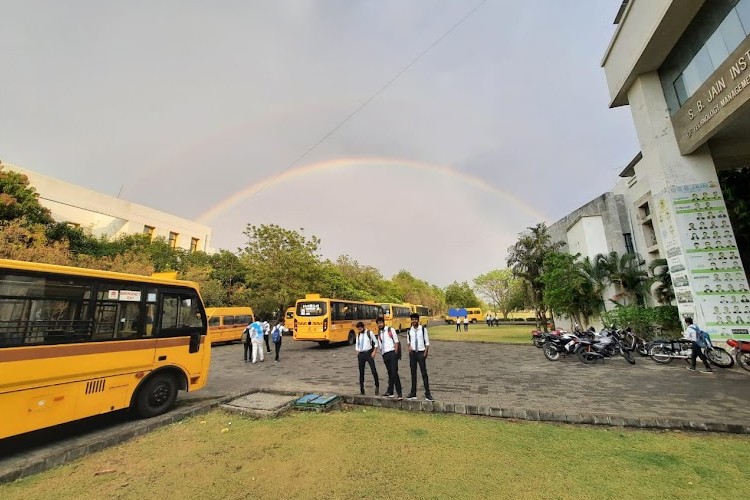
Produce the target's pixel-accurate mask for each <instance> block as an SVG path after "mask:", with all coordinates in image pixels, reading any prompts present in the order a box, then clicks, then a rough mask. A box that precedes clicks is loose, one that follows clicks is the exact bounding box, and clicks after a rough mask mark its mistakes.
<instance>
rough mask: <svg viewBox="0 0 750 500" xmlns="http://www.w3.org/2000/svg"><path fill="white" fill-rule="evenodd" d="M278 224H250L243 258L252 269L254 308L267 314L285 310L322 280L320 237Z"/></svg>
mask: <svg viewBox="0 0 750 500" xmlns="http://www.w3.org/2000/svg"><path fill="white" fill-rule="evenodd" d="M303 231H304V229H300V230H299V232H298V231H292V230H288V229H284V228H282V227H280V226H277V225H276V224H270V225H265V224H261V225H260V226H254V225H251V224H248V225H247V229H246V230H245V232H244V234H245V235H246V236H247V238H248V242H247V245H246V246H245V248H243V249H242V250H241V252H240V258H241V259H242V261H243V262H244V263H245V265H246V266H247V269H248V274H247V280H246V281H247V284H248V285H249V288H250V289H251V298H252V304H253V308H254V309H256V310H257V312H258V313H259V314H261V315H263V316H269V315H272V314H282V313H283V311H284V310H285V309H286V307H288V306H289V305H291V304H293V303H294V302H295V301H296V300H297V299H298V298H300V297H304V295H305V293H308V292H312V291H314V286H315V285H316V284H319V283H320V281H321V280H320V271H321V265H320V260H319V259H320V257H319V255H318V248H319V246H320V239H318V238H317V237H316V236H312V237H310V238H309V239H308V238H307V237H305V236H304V235H303V234H302V232H303Z"/></svg>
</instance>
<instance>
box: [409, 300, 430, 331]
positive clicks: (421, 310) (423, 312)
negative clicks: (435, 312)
mask: <svg viewBox="0 0 750 500" xmlns="http://www.w3.org/2000/svg"><path fill="white" fill-rule="evenodd" d="M411 312H413V313H417V314H419V324H420V325H422V326H427V323H428V322H429V321H430V316H432V310H431V309H430V308H429V307H427V306H423V305H419V304H417V305H412V306H411ZM409 325H410V326H411V323H410V324H409Z"/></svg>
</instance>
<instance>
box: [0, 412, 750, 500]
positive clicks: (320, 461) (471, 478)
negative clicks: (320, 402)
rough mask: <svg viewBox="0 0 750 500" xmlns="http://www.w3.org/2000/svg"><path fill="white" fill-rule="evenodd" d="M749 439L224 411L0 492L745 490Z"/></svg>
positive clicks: (433, 418) (679, 494) (669, 493)
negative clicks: (263, 416) (251, 416)
mask: <svg viewBox="0 0 750 500" xmlns="http://www.w3.org/2000/svg"><path fill="white" fill-rule="evenodd" d="M749 475H750V437H748V436H735V435H718V434H697V433H696V434H691V433H682V432H656V431H637V430H625V429H619V428H595V427H585V426H570V425H553V424H544V423H538V422H511V421H507V420H500V419H494V418H486V417H469V416H460V415H447V414H426V413H411V412H406V411H396V410H385V409H375V408H366V409H363V408H359V407H355V408H354V409H349V410H344V411H334V412H331V413H307V412H305V413H303V412H294V413H291V414H289V415H287V416H284V417H281V418H276V419H271V420H251V419H248V418H243V417H239V416H237V415H229V414H226V413H224V412H221V411H214V412H212V413H209V414H206V415H201V416H198V417H194V418H191V419H188V420H186V421H184V422H181V423H177V424H173V425H170V426H168V427H164V428H161V429H158V430H156V431H154V432H152V433H150V434H148V435H145V436H142V437H139V438H137V439H134V440H132V441H130V442H128V443H125V444H123V445H120V446H116V447H113V448H109V449H106V450H104V451H102V452H99V453H96V454H93V455H90V456H88V457H86V458H83V459H81V460H79V461H76V462H73V463H71V464H67V465H64V466H62V467H58V468H56V469H53V470H50V471H47V472H44V473H41V474H37V475H35V476H32V477H28V478H25V479H22V480H19V481H16V482H14V483H11V484H7V485H2V486H0V498H3V499H4V500H11V499H23V500H27V499H37V498H38V499H49V498H55V499H58V498H70V499H88V498H91V499H99V498H133V499H139V500H140V499H151V498H157V499H158V498H164V499H166V498H211V499H213V498H325V499H328V498H342V499H343V498H345V499H349V498H393V499H396V498H398V499H403V498H513V499H524V498H575V499H588V498H591V499H599V498H639V499H640V498H658V499H663V498H745V495H746V494H747V487H746V486H745V484H744V479H745V478H747V477H748V476H749Z"/></svg>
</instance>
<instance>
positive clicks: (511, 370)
mask: <svg viewBox="0 0 750 500" xmlns="http://www.w3.org/2000/svg"><path fill="white" fill-rule="evenodd" d="M212 356H213V358H212V363H211V373H210V374H209V381H208V385H207V387H206V389H204V390H203V391H200V392H198V393H196V394H195V397H201V398H203V397H207V396H220V395H224V394H230V393H233V392H239V391H244V390H250V389H252V388H263V389H274V390H286V391H309V392H332V393H335V394H340V395H345V394H350V395H355V394H359V387H358V371H357V363H356V355H355V352H354V348H353V347H349V346H341V347H326V348H323V347H319V346H318V345H317V344H315V343H308V342H295V341H294V340H292V339H291V338H284V342H283V345H282V351H281V362H280V363H274V362H273V356H272V355H268V354H267V355H266V356H269V357H267V358H266V361H265V362H264V363H257V364H255V365H253V364H248V363H244V362H243V361H242V346H241V345H224V346H217V347H215V348H214V349H213V353H212ZM427 365H428V372H429V376H430V385H431V388H432V394H433V396H434V397H435V398H436V399H437V400H438V401H445V402H451V403H465V404H475V405H484V406H494V407H502V408H522V409H531V410H544V411H554V412H572V413H595V414H608V415H619V416H628V417H637V418H681V419H688V420H692V421H698V422H701V421H702V422H720V423H728V424H737V423H739V424H743V425H746V424H747V423H748V422H750V372H746V371H745V370H742V369H741V368H737V367H735V368H732V369H729V370H722V369H718V368H717V369H715V374H714V375H707V374H703V373H698V372H689V371H687V370H685V366H686V364H685V362H684V361H682V360H675V361H673V362H672V363H670V364H668V365H659V364H656V363H654V362H653V361H651V360H650V359H649V358H640V357H637V359H636V365H632V366H631V365H629V364H627V363H626V362H625V360H624V359H622V358H616V359H611V360H607V361H606V362H604V363H598V364H596V365H584V364H582V363H581V362H579V361H578V360H577V359H576V358H575V357H571V358H567V359H563V360H562V361H558V362H550V361H547V359H546V358H545V357H544V355H543V354H542V351H541V349H536V348H535V347H533V346H531V345H529V346H519V345H504V344H483V343H469V342H466V343H463V342H439V341H434V342H432V346H431V349H430V357H429V359H428V363H427ZM377 368H378V372H379V375H380V378H381V389H383V390H384V389H385V384H386V382H387V378H386V370H385V366H384V365H383V363H382V360H381V359H378V360H377ZM399 368H400V369H399V372H400V373H401V380H402V383H403V384H404V386H405V389H404V395H406V393H407V392H408V387H409V384H410V380H411V377H410V374H409V365H408V360H407V357H406V356H404V360H403V361H402V362H401V363H400V366H399ZM418 380H419V381H418V384H417V388H418V394H419V395H420V397H422V396H423V395H424V391H423V390H422V383H421V377H419V374H418ZM365 384H366V389H367V391H368V394H372V390H373V382H372V377H371V375H370V374H369V370H368V373H366V378H365ZM187 397H190V396H187Z"/></svg>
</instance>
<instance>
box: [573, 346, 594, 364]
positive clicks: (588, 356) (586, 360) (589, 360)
mask: <svg viewBox="0 0 750 500" xmlns="http://www.w3.org/2000/svg"><path fill="white" fill-rule="evenodd" d="M576 357H577V358H578V360H579V361H580V362H581V363H583V364H584V365H590V364H593V363H596V358H597V356H596V355H594V354H593V353H592V352H590V351H587V350H586V349H578V350H577V351H576Z"/></svg>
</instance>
